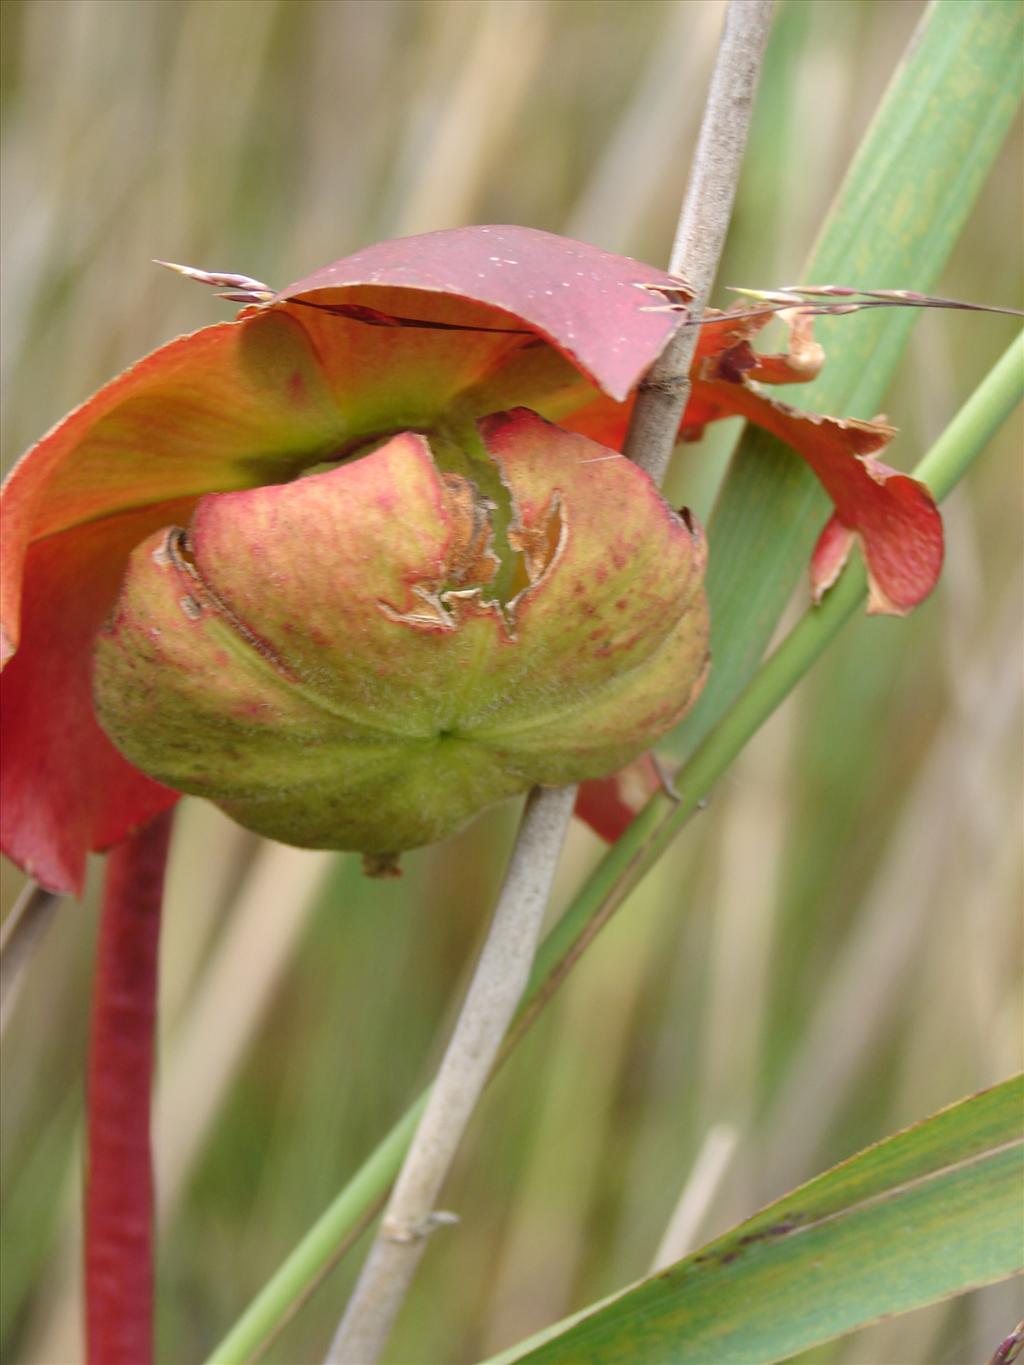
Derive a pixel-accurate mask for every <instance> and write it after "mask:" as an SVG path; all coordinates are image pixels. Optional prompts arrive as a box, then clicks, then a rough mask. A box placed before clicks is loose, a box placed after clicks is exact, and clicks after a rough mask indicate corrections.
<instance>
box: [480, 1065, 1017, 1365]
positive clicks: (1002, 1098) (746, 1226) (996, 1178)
mask: <svg viewBox="0 0 1024 1365" xmlns="http://www.w3.org/2000/svg"><path fill="white" fill-rule="evenodd" d="M1022 1106H1024V1086H1022V1083H1021V1078H1020V1077H1018V1078H1016V1079H1014V1080H1012V1081H1006V1082H1004V1083H1003V1084H1002V1085H998V1086H996V1087H994V1088H993V1089H991V1090H987V1091H984V1092H983V1093H982V1094H980V1095H975V1096H973V1097H971V1098H969V1099H965V1100H961V1101H960V1102H959V1103H957V1104H954V1105H952V1106H951V1107H950V1108H948V1109H944V1110H942V1111H941V1112H940V1113H938V1114H935V1115H933V1116H932V1117H931V1118H928V1119H925V1120H923V1121H922V1122H921V1123H918V1124H915V1125H914V1126H913V1127H912V1128H908V1129H906V1130H905V1131H904V1132H902V1133H898V1134H897V1135H896V1136H895V1137H891V1138H887V1139H886V1140H885V1141H883V1142H880V1143H878V1144H877V1145H876V1146H874V1147H869V1148H868V1149H867V1151H864V1152H861V1153H860V1154H859V1155H857V1156H855V1157H852V1158H851V1159H850V1160H849V1161H846V1162H844V1163H843V1164H842V1165H840V1166H836V1167H835V1168H834V1169H833V1170H831V1171H829V1172H827V1173H826V1174H825V1175H822V1176H819V1177H818V1178H817V1179H816V1180H812V1181H810V1182H809V1183H808V1184H806V1185H803V1186H801V1187H800V1188H799V1189H798V1190H795V1191H794V1192H793V1193H792V1194H788V1195H786V1196H785V1197H784V1198H783V1199H780V1200H778V1201H777V1202H776V1203H774V1204H771V1205H769V1206H768V1207H767V1208H766V1209H763V1210H762V1211H761V1212H760V1213H758V1214H756V1215H755V1216H754V1217H753V1218H751V1219H749V1220H748V1221H747V1222H745V1223H741V1224H740V1225H739V1227H737V1228H734V1229H733V1230H732V1231H731V1232H728V1233H726V1235H725V1236H724V1237H720V1238H718V1239H717V1240H716V1241H714V1242H711V1243H709V1244H708V1245H707V1246H705V1247H704V1248H703V1249H702V1250H700V1251H698V1252H696V1253H695V1254H693V1255H692V1256H687V1257H686V1258H685V1259H684V1260H682V1261H679V1262H677V1263H676V1264H675V1265H674V1266H671V1267H670V1268H669V1269H668V1270H666V1271H663V1272H661V1273H660V1274H658V1275H654V1276H652V1277H651V1278H650V1279H648V1280H644V1281H642V1283H640V1284H638V1285H636V1286H634V1287H633V1288H632V1289H629V1290H627V1291H626V1292H625V1293H624V1294H621V1295H619V1296H618V1297H616V1298H615V1299H613V1300H612V1301H611V1302H607V1303H606V1304H605V1305H604V1306H603V1307H600V1308H598V1309H597V1311H595V1312H588V1313H586V1314H585V1315H584V1316H582V1317H581V1316H579V1315H577V1316H576V1318H575V1319H572V1320H570V1324H569V1325H568V1326H565V1325H563V1326H562V1328H561V1330H559V1329H558V1328H552V1329H549V1330H548V1331H547V1332H544V1333H542V1334H540V1337H539V1338H533V1339H532V1341H531V1342H527V1343H523V1344H522V1345H520V1346H518V1347H514V1348H513V1349H512V1350H511V1351H509V1352H506V1353H505V1354H503V1355H501V1356H497V1357H495V1358H494V1359H493V1360H491V1361H490V1362H488V1365H511V1362H512V1361H523V1362H527V1361H528V1362H530V1365H568V1362H570V1361H580V1360H586V1361H589V1362H592V1365H615V1363H616V1362H620V1361H621V1362H624V1363H625V1362H629V1365H663V1362H665V1361H668V1360H671V1361H672V1362H673V1365H705V1362H707V1361H710V1360H714V1361H715V1362H716V1365H768V1363H769V1362H771V1361H778V1360H784V1359H785V1358H786V1357H788V1356H790V1355H792V1354H793V1353H794V1352H796V1351H801V1350H804V1349H805V1348H807V1347H809V1346H813V1345H816V1344H819V1343H821V1342H825V1341H830V1340H832V1339H833V1338H835V1337H838V1336H843V1335H845V1334H846V1333H847V1332H851V1331H853V1330H854V1329H855V1328H857V1327H862V1326H865V1325H866V1324H868V1323H871V1322H874V1321H876V1320H877V1319H878V1318H880V1317H882V1316H884V1315H889V1314H894V1313H905V1312H908V1311H909V1310H910V1309H913V1308H920V1307H922V1306H924V1305H925V1304H929V1303H934V1302H936V1301H938V1300H939V1299H942V1298H946V1297H948V1296H950V1295H952V1294H956V1293H961V1292H963V1291H964V1290H967V1289H971V1288H974V1287H976V1286H978V1285H983V1284H990V1283H992V1282H993V1281H995V1280H999V1279H1004V1278H1006V1277H1007V1276H1009V1275H1012V1274H1013V1273H1014V1272H1015V1271H1018V1270H1020V1269H1021V1268H1022V1266H1024V1239H1022V1237H1021V1224H1020V1190H1021V1180H1022V1178H1024V1137H1022V1134H1021V1114H1022Z"/></svg>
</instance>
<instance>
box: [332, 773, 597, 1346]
mask: <svg viewBox="0 0 1024 1365" xmlns="http://www.w3.org/2000/svg"><path fill="white" fill-rule="evenodd" d="M575 800H576V788H575V787H559V788H555V789H544V788H541V787H535V788H534V789H533V791H532V792H531V793H530V795H529V796H528V797H527V800H526V808H525V810H524V812H523V820H522V824H521V825H520V827H519V835H518V837H517V839H516V846H515V848H514V849H513V852H512V858H511V861H510V862H509V866H508V871H507V872H506V874H505V884H504V886H503V887H502V889H501V895H500V896H499V898H498V904H497V907H496V909H495V911H494V918H493V920H492V921H491V928H490V932H489V933H488V936H487V941H486V943H485V944H484V947H483V952H482V953H481V954H480V960H479V962H478V963H477V965H476V971H475V972H474V974H473V980H472V983H471V984H470V987H469V993H468V994H467V996H466V999H465V1002H464V1004H463V1006H462V1011H461V1013H460V1014H459V1018H458V1022H457V1023H456V1025H455V1032H454V1033H453V1034H452V1038H451V1042H450V1043H449V1044H448V1051H447V1052H446V1053H445V1056H444V1061H443V1062H442V1063H441V1068H440V1070H439V1071H438V1073H437V1078H436V1080H435V1081H434V1085H433V1089H432V1090H431V1094H430V1100H429V1102H428V1104H427V1108H426V1110H425V1112H424V1114H423V1118H422V1119H421V1120H420V1125H419V1127H418V1128H417V1130H416V1136H415V1138H414V1139H413V1142H412V1146H411V1147H410V1148H409V1152H408V1155H407V1156H406V1158H405V1164H404V1165H403V1167H402V1170H401V1173H400V1174H399V1177H398V1180H397V1181H396V1183H395V1188H394V1190H393V1191H392V1194H391V1199H390V1200H389V1202H388V1206H387V1208H386V1209H385V1211H384V1220H383V1222H382V1223H381V1227H380V1231H379V1232H378V1233H377V1239H376V1241H375V1242H374V1244H373V1247H372V1249H371V1251H370V1255H369V1257H368V1258H367V1261H366V1264H365V1265H364V1266H363V1270H362V1274H361V1275H360V1277H359V1281H358V1283H357V1284H356V1287H355V1290H354V1292H353V1294H352V1298H351V1300H350V1301H349V1305H348V1308H347V1310H346V1312H345V1316H344V1318H343V1319H342V1323H341V1326H340V1327H339V1328H338V1332H337V1335H336V1336H335V1338H334V1341H333V1342H332V1343H331V1349H330V1351H329V1352H328V1355H327V1361H328V1362H329V1365H372V1362H373V1361H375V1360H376V1359H377V1357H378V1356H379V1354H380V1352H381V1351H382V1350H383V1348H384V1345H385V1343H386V1341H387V1339H388V1336H389V1335H390V1332H391V1327H392V1324H393V1323H394V1320H395V1318H396V1317H397V1315H398V1310H399V1308H400V1307H401V1305H402V1300H403V1299H404V1298H405V1295H406V1292H407V1290H408V1288H409V1285H410V1284H411V1282H412V1278H413V1275H414V1274H415V1272H416V1267H417V1265H418V1264H419V1259H420V1257H421V1256H422V1255H423V1250H424V1247H425V1246H426V1239H427V1235H428V1234H429V1233H430V1232H431V1231H432V1229H433V1228H434V1227H435V1226H436V1225H437V1224H438V1223H440V1222H446V1221H448V1219H446V1218H444V1217H443V1216H441V1215H438V1214H436V1213H435V1212H434V1207H435V1202H436V1200H437V1197H438V1195H439V1194H440V1192H441V1185H442V1184H443V1182H444V1179H445V1176H446V1175H447V1174H448V1169H449V1167H450V1166H451V1163H452V1160H453V1158H454V1156H455V1153H456V1151H457V1149H458V1146H459V1142H460V1141H461V1138H462V1134H463V1132H464V1131H465V1129H466V1126H467V1124H468V1123H469V1120H470V1118H471V1116H472V1113H473V1110H474V1108H475V1106H476V1102H477V1100H478V1099H479V1097H480V1092H481V1091H482V1090H483V1088H484V1085H485V1084H486V1081H487V1077H488V1075H489V1074H490V1071H491V1067H492V1065H493V1063H494V1059H495V1057H496V1056H497V1053H498V1049H499V1048H500V1046H501V1042H502V1039H503V1038H504V1036H505V1033H506V1031H507V1029H508V1026H509V1023H510V1022H511V1019H512V1016H513V1014H514V1013H515V1009H516V1006H517V1005H518V1004H519V1000H520V997H521V996H522V993H523V991H524V989H525V987H526V982H527V978H528V977H529V975H530V967H531V965H532V963H533V957H534V952H535V951H536V946H537V939H538V938H539V936H540V927H541V921H542V919H543V917H544V909H545V906H546V905H547V900H548V895H549V893H550V891H551V883H552V881H553V880H554V875H555V867H556V866H557V863H558V855H559V853H560V851H561V848H562V841H563V840H564V838H565V831H566V828H567V826H568V824H569V818H570V816H571V815H572V808H573V805H574V803H575Z"/></svg>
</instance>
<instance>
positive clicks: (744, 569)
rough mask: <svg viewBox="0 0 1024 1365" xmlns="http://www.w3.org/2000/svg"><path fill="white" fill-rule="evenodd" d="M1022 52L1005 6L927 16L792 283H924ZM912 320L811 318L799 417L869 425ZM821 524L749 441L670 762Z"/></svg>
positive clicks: (764, 628) (974, 179)
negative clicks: (692, 691)
mask: <svg viewBox="0 0 1024 1365" xmlns="http://www.w3.org/2000/svg"><path fill="white" fill-rule="evenodd" d="M1022 40H1024V7H1021V6H1020V5H1019V4H1018V3H1016V0H973V3H971V4H962V3H959V0H937V3H935V4H933V6H932V7H931V9H930V10H929V11H928V12H927V14H926V16H925V19H924V20H923V22H922V25H921V27H920V29H919V32H918V35H917V42H916V45H914V44H912V45H911V52H910V55H909V57H907V58H906V59H905V60H904V62H903V64H902V66H901V67H900V69H899V70H898V71H897V73H896V75H895V76H894V78H893V81H892V83H891V85H890V87H889V90H888V93H887V95H886V97H885V99H884V100H883V102H882V104H881V106H880V107H879V110H878V113H877V114H876V116H875V119H874V121H873V123H872V126H871V128H870V129H869V131H868V133H867V136H866V137H865V139H864V141H863V143H862V144H861V147H860V150H859V151H858V153H857V156H856V158H855V159H854V162H853V164H852V166H851V168H850V171H849V173H848V174H847V176H846V178H845V181H844V183H843V186H842V188H841V190H840V192H839V196H838V198H837V201H836V203H835V205H834V207H833V209H832V212H831V213H830V215H829V217H828V219H827V221H826V223H825V226H824V229H823V231H822V234H821V237H820V239H819V242H818V245H817V246H816V248H815V250H814V251H813V253H812V256H811V261H810V263H809V264H808V265H807V267H806V268H805V269H804V272H803V280H802V282H805V283H809V284H832V283H837V284H846V285H850V286H853V287H855V288H905V289H917V290H921V291H927V290H929V289H931V288H932V287H933V286H934V284H935V282H936V280H937V278H938V276H939V274H940V272H941V270H942V267H943V265H944V264H945V261H946V259H947V258H948V256H949V254H950V251H951V250H952V248H953V245H954V243H955V242H956V240H957V237H958V236H959V234H960V231H961V229H962V228H963V225H964V223H965V221H966V219H967V217H968V215H969V213H970V210H971V207H972V205H973V203H974V200H975V198H976V197H977V194H978V191H979V190H980V188H981V186H982V183H983V182H984V179H985V177H986V175H987V173H988V171H989V168H990V167H991V165H992V163H993V161H994V160H995V157H996V154H997V153H998V151H999V148H1000V146H1001V144H1002V142H1003V138H1004V136H1005V134H1006V131H1007V128H1008V126H1009V124H1010V120H1011V118H1012V117H1013V114H1014V111H1015V109H1016V108H1017V105H1018V102H1019V99H1020V87H1021V62H1020V50H1021V43H1022ZM994 301H995V302H999V300H994ZM915 320H916V314H915V313H914V311H913V310H906V311H904V310H901V309H895V310H892V311H887V310H884V309H882V310H878V311H877V312H874V313H861V314H857V315H855V316H851V317H840V318H821V319H819V322H818V327H817V333H818V337H819V339H820V340H821V341H822V342H823V344H824V346H825V350H826V353H827V355H828V361H827V363H826V365H825V368H824V370H823V371H822V373H821V375H820V376H819V377H818V379H816V380H815V381H814V382H813V383H812V384H809V385H806V386H801V387H800V391H799V394H798V395H795V396H794V401H796V402H797V403H799V405H800V406H801V407H802V408H805V409H807V410H808V411H812V412H829V413H836V414H838V415H840V416H854V417H871V416H873V415H874V414H875V413H876V412H877V410H878V408H879V406H880V404H881V402H882V400H883V398H884V396H885V391H886V388H887V386H888V384H889V381H890V378H891V377H892V374H893V372H894V370H895V368H896V364H897V362H898V360H899V358H900V355H901V353H902V351H903V347H904V345H905V343H906V341H907V338H908V336H909V333H910V329H911V327H912V326H913V325H914V322H915ZM691 458H694V459H696V458H699V454H694V455H693V456H691ZM827 515H828V503H827V500H826V498H825V496H824V494H823V492H822V491H821V489H820V487H819V486H818V484H817V482H816V480H815V478H814V476H813V475H812V474H811V471H810V470H809V469H808V467H807V466H806V465H804V464H803V462H802V461H801V460H800V459H798V457H797V456H796V455H794V453H793V452H792V451H791V450H789V449H788V447H786V446H784V445H782V444H781V443H780V442H778V441H776V440H775V439H774V438H773V437H770V436H768V435H767V434H766V433H765V432H762V431H759V430H749V429H748V431H747V432H746V433H745V435H744V437H743V439H742V441H741V442H740V445H739V447H738V450H737V452H736V456H735V458H734V460H733V462H732V465H731V467H730V470H729V473H728V475H727V476H726V480H725V483H724V484H723V487H722V490H721V493H720V495H719V498H718V501H717V504H716V506H715V510H714V514H713V516H712V519H711V523H710V528H709V534H708V540H709V543H710V545H711V547H712V551H711V557H710V561H709V565H708V579H707V587H708V597H709V600H710V604H711V623H712V626H711V631H712V634H711V650H712V657H713V659H714V666H713V667H712V670H711V675H710V677H709V679H708V684H707V686H706V687H705V689H704V693H703V695H702V696H701V698H700V700H699V701H698V703H697V705H696V706H695V707H694V709H693V711H692V712H691V713H690V715H689V716H688V717H687V718H686V720H684V721H683V723H682V725H681V726H680V727H679V728H678V729H677V730H676V731H675V732H674V734H673V735H672V736H671V738H670V739H669V740H667V741H665V744H664V747H665V748H666V749H667V750H668V751H670V752H671V753H673V754H674V755H675V756H676V757H680V758H681V757H684V756H685V755H687V754H689V753H691V752H692V751H693V749H694V748H695V746H696V745H697V744H698V743H699V741H700V740H701V739H702V738H703V736H704V735H706V734H707V733H708V731H709V730H710V729H711V727H712V726H713V725H714V724H715V722H716V721H717V720H718V719H719V717H720V716H721V715H722V714H723V713H724V712H725V710H726V708H727V707H728V705H729V703H730V702H731V701H732V700H733V698H735V697H736V696H737V695H738V693H739V692H740V690H741V689H742V687H743V685H744V683H745V682H746V681H747V679H748V678H749V677H750V676H751V674H752V673H753V671H754V669H755V668H756V667H757V664H758V661H759V660H760V658H761V656H762V655H763V653H764V650H765V647H766V646H767V643H768V640H769V638H770V636H771V634H772V632H773V630H774V629H775V626H776V624H777V623H778V620H779V617H780V615H781V614H782V610H783V608H784V607H785V604H786V602H787V601H788V599H789V596H790V594H791V593H792V591H793V588H794V585H795V584H796V583H797V581H798V580H799V578H800V576H801V575H802V574H803V573H805V571H806V566H807V564H808V561H809V559H810V554H811V549H812V547H813V545H814V540H815V538H816V536H817V535H818V532H819V531H820V530H821V528H822V526H823V525H824V524H825V520H826V518H827Z"/></svg>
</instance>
